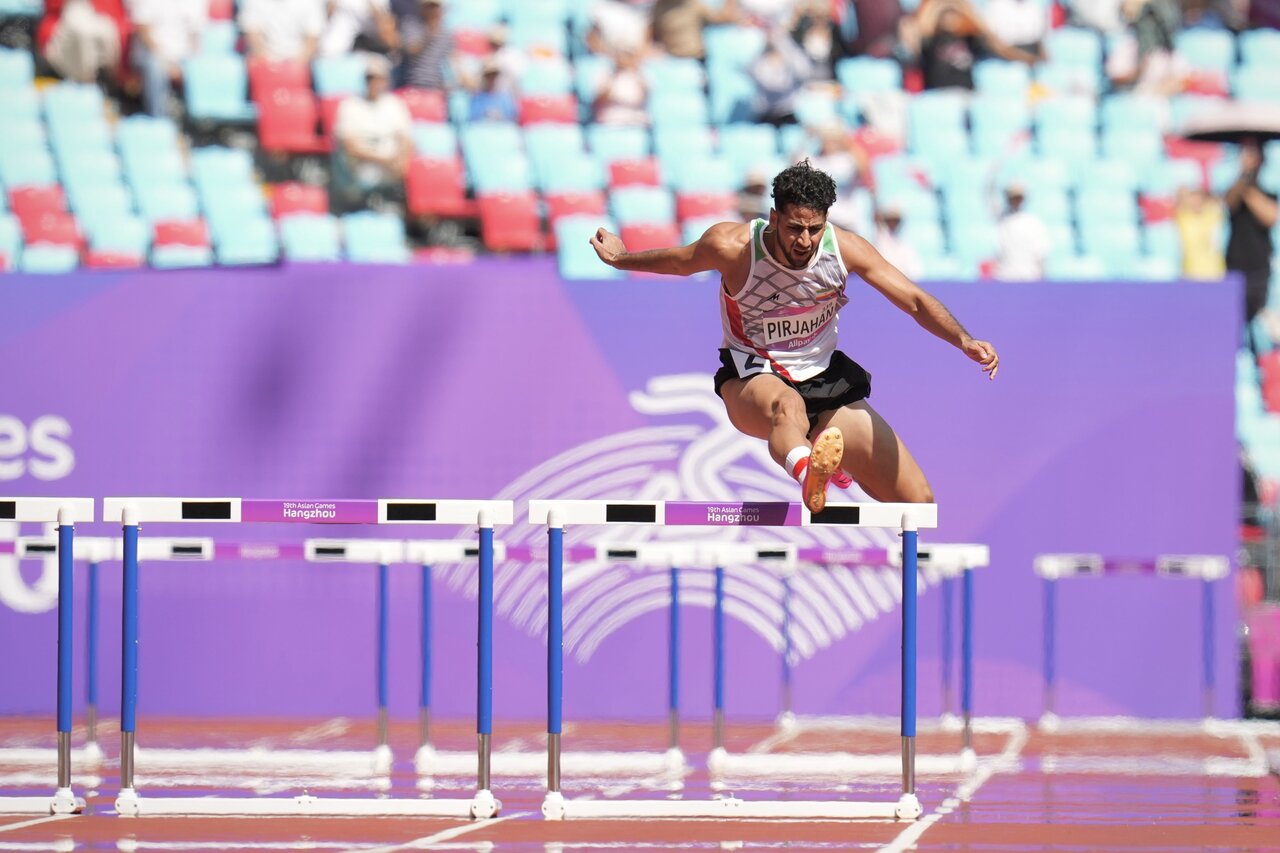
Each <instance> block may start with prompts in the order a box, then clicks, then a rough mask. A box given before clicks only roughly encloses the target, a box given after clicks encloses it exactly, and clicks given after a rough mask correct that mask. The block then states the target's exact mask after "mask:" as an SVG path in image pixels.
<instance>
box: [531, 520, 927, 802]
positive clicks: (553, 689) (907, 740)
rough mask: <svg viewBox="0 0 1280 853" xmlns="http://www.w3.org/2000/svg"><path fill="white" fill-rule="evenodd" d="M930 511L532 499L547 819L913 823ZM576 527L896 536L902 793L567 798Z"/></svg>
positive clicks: (915, 800) (915, 797)
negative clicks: (563, 758)
mask: <svg viewBox="0 0 1280 853" xmlns="http://www.w3.org/2000/svg"><path fill="white" fill-rule="evenodd" d="M937 516H938V508H937V505H936V504H877V503H845V504H828V505H827V507H826V509H824V510H823V511H822V512H820V513H816V514H811V513H810V512H809V511H808V510H807V509H806V508H805V507H804V506H803V505H801V504H798V503H786V502H772V501H770V502H763V501H762V502H737V501H725V502H698V501H610V500H587V501H581V500H563V501H547V500H542V501H539V500H534V501H530V502H529V521H530V522H531V523H533V524H539V525H545V526H546V528H547V542H548V558H547V593H548V594H547V794H546V797H545V799H544V800H543V804H542V814H543V816H544V817H545V818H547V819H548V820H563V819H565V818H572V817H590V818H607V817H631V818H635V817H737V818H883V819H895V818H896V819H905V820H913V819H915V818H918V817H919V816H920V814H921V809H920V800H919V798H918V797H917V796H916V791H915V734H916V692H915V691H916V647H915V641H916V581H917V578H916V547H917V537H918V531H919V529H920V528H934V527H937V524H938V518H937ZM572 524H584V525H596V524H649V525H666V526H699V527H738V526H752V527H755V526H767V527H798V526H807V525H826V524H831V525H846V526H857V527H879V528H890V529H896V530H899V531H901V534H902V539H903V561H902V562H903V571H902V578H903V581H902V705H901V708H902V712H901V736H902V795H901V797H900V798H899V799H898V800H897V802H893V803H878V802H851V801H830V802H820V801H809V802H805V801H787V802H781V801H746V800H739V799H737V798H736V797H732V796H730V797H723V798H720V799H712V800H706V801H694V800H689V801H672V800H646V801H636V800H633V801H599V800H581V799H576V800H575V799H566V798H565V796H564V794H563V792H562V791H561V765H560V753H561V742H560V740H561V734H562V729H563V726H562V722H563V721H562V716H563V714H562V711H563V708H562V703H563V675H564V657H563V654H564V649H563V642H564V624H563V616H564V614H563V573H564V559H563V557H564V553H563V551H564V528H565V526H566V525H572Z"/></svg>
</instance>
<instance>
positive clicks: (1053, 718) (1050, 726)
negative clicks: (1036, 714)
mask: <svg viewBox="0 0 1280 853" xmlns="http://www.w3.org/2000/svg"><path fill="white" fill-rule="evenodd" d="M1037 725H1038V727H1039V729H1040V731H1042V732H1056V731H1057V730H1058V729H1060V728H1062V720H1061V719H1059V717H1058V715H1057V714H1055V713H1053V712H1052V711H1045V712H1044V713H1043V714H1041V715H1040V722H1039V723H1038V724H1037Z"/></svg>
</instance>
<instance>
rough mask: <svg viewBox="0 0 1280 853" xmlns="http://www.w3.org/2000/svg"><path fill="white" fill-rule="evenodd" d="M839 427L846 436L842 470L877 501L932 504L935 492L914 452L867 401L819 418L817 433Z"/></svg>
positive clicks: (825, 413) (823, 414)
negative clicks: (828, 428) (913, 455)
mask: <svg viewBox="0 0 1280 853" xmlns="http://www.w3.org/2000/svg"><path fill="white" fill-rule="evenodd" d="M828 426H834V427H837V428H838V429H839V430H840V432H841V434H842V435H843V436H844V459H843V461H842V462H841V467H843V468H844V470H845V471H847V472H848V474H849V476H851V477H853V479H854V480H856V481H857V482H858V485H860V486H862V488H863V490H864V491H865V492H866V493H867V494H868V495H870V496H871V497H873V498H874V499H876V500H878V501H903V502H912V503H914V502H919V503H929V502H932V501H933V491H932V489H930V488H929V481H928V480H927V479H926V478H925V476H924V471H922V470H921V469H920V466H919V464H917V463H916V460H915V458H914V457H912V455H911V452H910V451H909V450H907V446H906V445H905V444H904V443H903V441H902V439H901V438H899V437H898V434H897V433H896V432H894V431H893V427H891V426H889V423H888V421H886V420H885V419H884V418H883V417H881V416H880V413H879V412H877V411H876V410H875V409H873V408H871V404H870V403H868V402H867V401H866V400H859V401H858V402H856V403H850V404H849V405H847V406H844V407H842V408H839V409H834V410H832V411H830V412H823V413H822V414H821V415H820V416H819V417H818V422H817V426H816V427H815V434H816V432H818V431H820V430H823V429H826V428H827V427H828Z"/></svg>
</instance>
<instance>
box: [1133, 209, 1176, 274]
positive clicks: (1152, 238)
mask: <svg viewBox="0 0 1280 853" xmlns="http://www.w3.org/2000/svg"><path fill="white" fill-rule="evenodd" d="M1142 249H1143V252H1144V253H1145V254H1146V256H1147V257H1149V258H1160V259H1162V260H1165V261H1168V262H1170V263H1172V264H1173V265H1174V267H1175V275H1176V270H1177V269H1178V268H1180V267H1181V264H1182V238H1181V236H1179V234H1178V227H1177V226H1176V225H1174V224H1173V223H1172V222H1159V223H1152V224H1148V225H1147V226H1146V227H1144V228H1143V229H1142Z"/></svg>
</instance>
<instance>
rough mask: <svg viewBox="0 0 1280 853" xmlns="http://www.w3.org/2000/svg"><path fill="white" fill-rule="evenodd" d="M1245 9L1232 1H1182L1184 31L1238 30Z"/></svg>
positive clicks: (1242, 21)
mask: <svg viewBox="0 0 1280 853" xmlns="http://www.w3.org/2000/svg"><path fill="white" fill-rule="evenodd" d="M1244 12H1245V8H1244V7H1243V6H1242V5H1241V4H1239V3H1236V2H1233V0H1182V26H1183V28H1184V29H1188V30H1190V29H1205V30H1239V29H1242V28H1243V27H1244V18H1245V15H1244Z"/></svg>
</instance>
